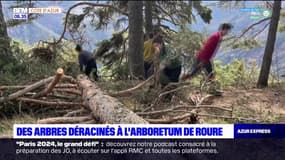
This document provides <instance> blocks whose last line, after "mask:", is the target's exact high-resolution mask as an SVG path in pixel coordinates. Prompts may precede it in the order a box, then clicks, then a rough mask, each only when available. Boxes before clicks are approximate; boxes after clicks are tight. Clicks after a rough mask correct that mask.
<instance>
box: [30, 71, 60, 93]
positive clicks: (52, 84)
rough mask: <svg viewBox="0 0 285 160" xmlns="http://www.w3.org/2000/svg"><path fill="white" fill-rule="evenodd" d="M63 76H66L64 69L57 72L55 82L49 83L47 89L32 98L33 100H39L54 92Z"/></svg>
mask: <svg viewBox="0 0 285 160" xmlns="http://www.w3.org/2000/svg"><path fill="white" fill-rule="evenodd" d="M63 74H64V71H63V69H62V68H58V69H57V70H56V74H55V76H54V78H53V80H52V81H51V82H50V83H49V85H48V86H47V88H45V89H44V90H43V91H41V92H39V93H37V94H35V95H34V96H32V97H33V98H39V97H42V96H45V95H47V94H49V93H50V92H51V91H52V89H53V88H54V87H55V85H56V84H57V83H58V82H59V81H60V79H61V78H62V76H63Z"/></svg>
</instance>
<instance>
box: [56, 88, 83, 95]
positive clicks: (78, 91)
mask: <svg viewBox="0 0 285 160" xmlns="http://www.w3.org/2000/svg"><path fill="white" fill-rule="evenodd" d="M53 91H56V92H66V93H70V94H76V95H82V93H81V91H80V90H78V89H69V88H60V89H59V88H55V89H53Z"/></svg>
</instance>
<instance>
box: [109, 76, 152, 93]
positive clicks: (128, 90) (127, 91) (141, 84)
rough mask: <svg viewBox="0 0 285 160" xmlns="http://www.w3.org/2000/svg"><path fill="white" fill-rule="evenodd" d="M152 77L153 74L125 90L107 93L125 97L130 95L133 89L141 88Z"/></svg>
mask: <svg viewBox="0 0 285 160" xmlns="http://www.w3.org/2000/svg"><path fill="white" fill-rule="evenodd" d="M153 77H154V76H153V75H152V76H151V77H149V78H148V79H147V80H145V81H143V82H141V83H139V84H138V85H136V86H135V87H133V88H129V89H127V90H123V91H119V92H116V93H110V94H109V95H110V96H113V97H127V96H130V95H131V94H132V93H133V92H134V91H137V90H138V89H140V88H142V87H143V86H144V85H145V84H147V83H148V82H150V81H151V80H152V79H153Z"/></svg>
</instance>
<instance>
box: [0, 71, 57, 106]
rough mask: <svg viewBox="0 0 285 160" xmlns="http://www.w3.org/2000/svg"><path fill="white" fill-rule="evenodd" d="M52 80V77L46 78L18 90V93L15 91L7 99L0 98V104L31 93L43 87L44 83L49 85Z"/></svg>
mask: <svg viewBox="0 0 285 160" xmlns="http://www.w3.org/2000/svg"><path fill="white" fill-rule="evenodd" d="M52 80H53V77H49V78H46V79H43V80H41V81H38V82H36V83H34V84H31V85H29V86H27V87H26V88H24V89H22V90H20V91H17V92H15V93H13V94H10V95H9V96H8V97H0V103H1V102H6V101H10V100H13V99H16V98H18V97H21V96H23V95H24V94H25V93H28V92H30V91H33V90H35V89H37V88H39V87H41V86H43V85H45V84H46V83H49V82H51V81H52Z"/></svg>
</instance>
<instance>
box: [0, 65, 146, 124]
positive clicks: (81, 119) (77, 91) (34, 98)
mask: <svg viewBox="0 0 285 160" xmlns="http://www.w3.org/2000/svg"><path fill="white" fill-rule="evenodd" d="M143 83H145V82H143ZM141 85H142V84H139V86H138V87H135V88H133V89H129V90H126V91H123V92H119V93H114V94H113V96H114V97H115V96H120V95H125V94H128V93H129V92H133V91H135V90H137V89H138V88H140V86H141ZM13 90H17V91H16V92H14V93H12V94H9V95H7V96H2V97H0V104H1V103H19V102H21V103H24V104H26V105H28V107H31V106H33V107H36V106H46V107H62V108H64V109H65V111H66V112H63V115H62V116H60V117H52V118H47V119H41V120H39V121H38V123H43V124H47V123H49V124H51V123H52V124H54V123H112V124H115V123H118V124H119V123H128V124H130V123H139V124H142V123H145V124H146V123H148V122H147V121H145V120H144V119H143V118H141V117H139V116H138V115H136V114H135V113H134V112H132V111H131V110H129V109H127V108H126V107H125V106H124V104H122V103H121V102H120V101H119V100H118V99H116V98H114V97H111V96H109V95H108V94H105V93H104V92H103V91H102V90H101V89H100V88H99V87H98V86H97V85H96V84H95V83H93V82H91V81H90V80H89V79H88V78H87V77H86V76H83V75H79V76H78V77H77V79H74V78H72V77H70V76H66V75H64V72H63V69H61V68H59V69H57V71H56V74H55V76H52V77H48V78H46V79H43V80H40V81H38V82H35V83H33V84H30V85H22V86H0V92H4V91H13ZM111 95H112V94H111Z"/></svg>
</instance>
